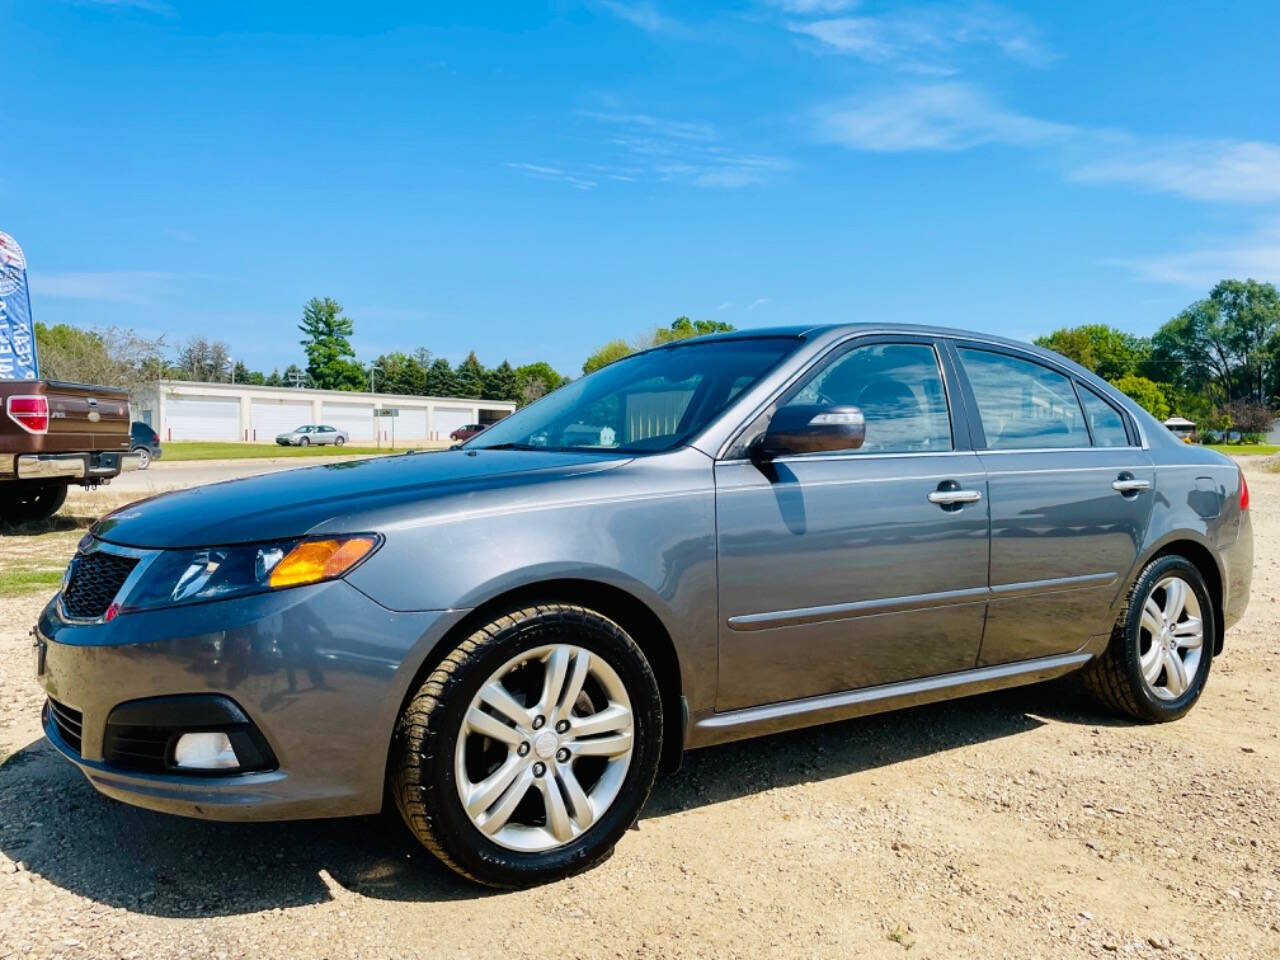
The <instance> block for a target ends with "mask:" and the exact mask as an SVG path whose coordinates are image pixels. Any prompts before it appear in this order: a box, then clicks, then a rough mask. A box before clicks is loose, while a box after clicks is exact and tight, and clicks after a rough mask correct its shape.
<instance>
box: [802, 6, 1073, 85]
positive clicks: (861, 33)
mask: <svg viewBox="0 0 1280 960" xmlns="http://www.w3.org/2000/svg"><path fill="white" fill-rule="evenodd" d="M787 27H788V29H790V30H791V31H793V32H794V33H798V34H802V35H804V36H808V37H810V38H812V39H814V40H817V41H818V42H819V43H820V44H822V46H823V48H824V49H827V50H830V51H833V52H836V53H842V54H848V55H851V56H855V57H859V58H860V59H863V60H866V61H868V62H871V63H892V64H894V65H897V66H902V67H905V68H907V69H916V70H925V71H927V72H936V71H939V70H941V71H943V72H947V71H948V70H949V68H948V67H947V66H946V65H945V64H946V61H948V60H949V59H950V58H952V57H953V56H955V55H956V54H958V52H959V51H960V50H961V49H962V48H965V47H993V48H995V49H997V50H999V51H1000V52H1001V53H1003V54H1004V55H1005V56H1007V57H1009V58H1010V59H1012V60H1015V61H1017V62H1019V63H1023V64H1027V65H1030V66H1044V65H1045V64H1048V63H1050V62H1052V61H1053V60H1054V59H1055V57H1054V54H1053V53H1052V52H1051V51H1050V50H1049V49H1048V47H1047V46H1046V45H1045V44H1044V42H1043V41H1042V40H1041V38H1040V34H1039V31H1038V30H1037V29H1036V28H1035V26H1034V25H1033V24H1032V23H1030V21H1028V20H1027V19H1026V18H1024V17H1022V16H1020V15H1018V14H1016V13H1012V12H1010V11H1007V10H1004V9H1002V8H1000V7H997V6H995V5H993V4H989V3H975V4H969V5H967V6H955V5H952V6H941V5H940V6H920V7H907V8H904V9H901V10H895V11H893V12H891V13H884V14H881V15H878V16H872V15H867V16H844V17H831V18H824V19H818V20H793V21H791V22H789V23H788V24H787ZM938 60H942V61H943V63H942V64H939V63H937V62H936V61H938Z"/></svg>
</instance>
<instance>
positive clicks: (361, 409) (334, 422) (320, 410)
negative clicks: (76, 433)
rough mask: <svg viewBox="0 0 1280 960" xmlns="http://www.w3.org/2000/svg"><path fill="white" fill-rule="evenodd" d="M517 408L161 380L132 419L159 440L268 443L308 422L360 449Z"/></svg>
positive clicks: (142, 394) (142, 396)
mask: <svg viewBox="0 0 1280 960" xmlns="http://www.w3.org/2000/svg"><path fill="white" fill-rule="evenodd" d="M515 408H516V405H515V404H514V403H508V402H506V401H503V400H473V399H466V398H459V397H408V396H402V395H400V394H389V393H348V392H347V391H345V390H312V389H309V388H305V387H257V386H252V385H249V384H240V383H192V382H190V381H186V380H159V381H156V382H155V383H150V384H146V385H144V386H141V387H139V388H138V389H136V390H135V391H134V393H133V413H134V416H135V417H136V418H137V419H139V420H141V421H143V422H144V423H146V424H147V425H148V426H150V427H151V428H152V429H153V430H155V431H156V432H157V433H159V434H160V439H161V440H162V441H170V440H218V441H224V442H226V441H230V442H234V441H240V442H245V443H272V442H274V441H275V438H276V435H277V434H281V433H288V432H289V431H290V430H293V429H294V428H295V427H300V426H302V425H304V424H309V423H314V424H319V423H323V424H328V425H329V426H331V427H336V428H337V429H339V430H345V431H347V433H348V434H349V435H350V437H351V442H352V443H360V444H372V443H375V442H376V443H390V442H391V440H392V439H393V436H394V440H395V442H396V443H397V444H399V443H400V442H402V441H403V442H404V443H413V442H415V441H426V440H447V439H448V438H449V434H450V433H451V432H453V431H454V430H457V429H458V428H459V427H462V426H465V425H467V424H469V423H483V424H490V423H494V422H496V421H498V420H501V419H502V418H503V417H505V416H508V415H509V414H511V413H512V412H513V411H514V410H515ZM391 411H395V413H394V414H392V413H391Z"/></svg>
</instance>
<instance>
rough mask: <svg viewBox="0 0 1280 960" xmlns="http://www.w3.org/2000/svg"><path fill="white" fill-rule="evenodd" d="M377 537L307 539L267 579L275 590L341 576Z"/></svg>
mask: <svg viewBox="0 0 1280 960" xmlns="http://www.w3.org/2000/svg"><path fill="white" fill-rule="evenodd" d="M377 542H378V541H377V538H376V537H367V536H366V537H343V538H341V539H334V540H304V541H303V542H302V543H300V544H298V545H297V546H296V547H294V548H293V549H292V550H290V551H289V553H288V554H287V555H286V556H285V557H284V559H283V560H281V561H280V562H279V563H277V564H276V565H275V569H273V570H272V571H271V579H270V580H268V581H267V582H268V583H269V584H270V586H271V588H272V589H273V590H278V589H279V588H281V587H297V586H301V585H302V584H304V583H319V582H320V581H321V580H332V579H334V578H335V577H340V576H342V575H343V574H344V573H346V572H347V571H348V570H350V569H351V568H352V567H354V566H355V565H356V564H357V563H359V562H360V561H361V560H363V559H364V558H365V556H366V555H367V554H368V553H369V551H370V550H372V549H373V548H374V547H375V546H376V545H377Z"/></svg>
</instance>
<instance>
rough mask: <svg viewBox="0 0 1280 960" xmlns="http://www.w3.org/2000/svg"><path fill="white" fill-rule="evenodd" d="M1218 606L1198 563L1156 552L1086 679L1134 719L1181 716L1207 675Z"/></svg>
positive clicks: (1087, 670) (1114, 706)
mask: <svg viewBox="0 0 1280 960" xmlns="http://www.w3.org/2000/svg"><path fill="white" fill-rule="evenodd" d="M1214 609H1215V608H1214V605H1213V598H1212V597H1211V596H1210V594H1209V588H1208V585H1207V584H1206V583H1205V581H1204V577H1203V576H1202V575H1201V573H1200V571H1199V569H1198V568H1197V567H1196V565H1195V564H1193V563H1192V562H1191V561H1190V560H1188V559H1186V558H1185V557H1181V556H1177V555H1172V554H1171V555H1168V556H1163V557H1157V558H1156V559H1155V560H1153V561H1151V563H1149V564H1147V566H1146V567H1145V568H1144V569H1143V571H1142V573H1140V574H1139V575H1138V579H1137V580H1136V581H1134V584H1133V588H1132V589H1131V590H1130V591H1129V596H1128V598H1127V600H1126V603H1125V611H1124V613H1123V614H1122V615H1121V618H1120V621H1119V622H1118V623H1117V624H1116V627H1115V630H1114V632H1113V633H1112V635H1111V643H1110V645H1109V646H1108V647H1107V650H1106V652H1105V653H1103V654H1102V655H1101V656H1100V657H1098V658H1096V659H1095V660H1093V661H1092V662H1090V664H1089V665H1088V667H1086V668H1085V671H1084V681H1085V685H1086V686H1087V687H1088V688H1089V690H1090V691H1091V692H1092V693H1093V694H1094V696H1095V697H1097V698H1098V699H1099V700H1101V701H1102V702H1103V703H1104V704H1105V705H1106V706H1109V707H1111V708H1112V709H1113V710H1116V711H1117V712H1119V713H1123V714H1125V715H1127V716H1129V717H1132V718H1133V719H1134V720H1142V721H1146V722H1148V723H1164V722H1166V721H1169V720H1177V719H1178V718H1179V717H1182V716H1184V715H1185V714H1186V713H1187V711H1189V710H1190V709H1191V708H1192V707H1193V706H1194V705H1195V702H1196V701H1197V700H1199V699H1200V694H1201V693H1202V692H1203V691H1204V685H1205V681H1207V680H1208V679H1209V668H1210V666H1211V665H1212V663H1213V646H1212V645H1213V642H1214V637H1215V636H1216V632H1215V631H1216V622H1215V620H1214Z"/></svg>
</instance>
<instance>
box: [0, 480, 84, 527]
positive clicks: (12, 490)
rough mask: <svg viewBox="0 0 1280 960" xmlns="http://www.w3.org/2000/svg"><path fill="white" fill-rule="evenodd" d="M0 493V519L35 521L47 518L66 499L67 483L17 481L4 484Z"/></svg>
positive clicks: (14, 521)
mask: <svg viewBox="0 0 1280 960" xmlns="http://www.w3.org/2000/svg"><path fill="white" fill-rule="evenodd" d="M6 486H8V487H9V489H4V490H3V493H0V519H3V520H4V521H6V522H7V523H35V522H38V521H40V520H48V519H49V518H50V517H52V516H53V515H54V514H55V513H57V512H58V510H59V508H61V506H62V504H63V503H64V502H65V501H66V499H67V484H65V483H44V484H28V483H25V482H24V483H19V484H12V485H6Z"/></svg>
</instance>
